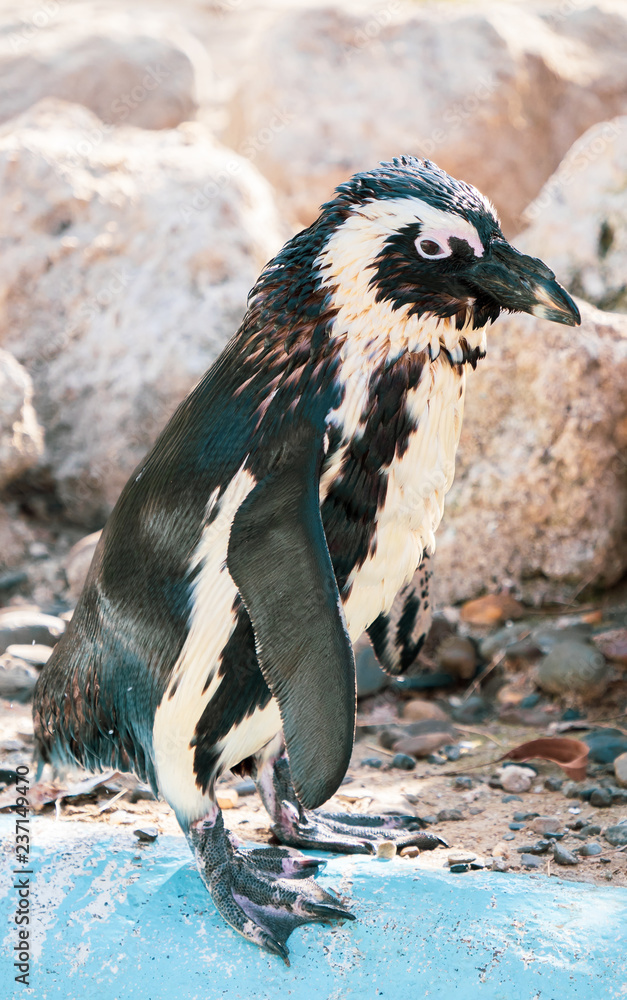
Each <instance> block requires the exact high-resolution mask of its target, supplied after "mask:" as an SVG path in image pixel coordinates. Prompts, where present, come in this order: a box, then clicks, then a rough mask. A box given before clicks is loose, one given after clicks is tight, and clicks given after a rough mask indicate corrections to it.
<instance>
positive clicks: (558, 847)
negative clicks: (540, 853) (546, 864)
mask: <svg viewBox="0 0 627 1000" xmlns="http://www.w3.org/2000/svg"><path fill="white" fill-rule="evenodd" d="M553 858H554V859H555V862H556V863H557V864H558V865H576V864H577V858H576V857H575V855H574V854H571V852H570V851H569V850H568V849H567V848H566V847H564V846H563V845H562V844H555V846H554V848H553Z"/></svg>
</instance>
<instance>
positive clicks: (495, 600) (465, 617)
mask: <svg viewBox="0 0 627 1000" xmlns="http://www.w3.org/2000/svg"><path fill="white" fill-rule="evenodd" d="M524 613H525V609H524V607H523V606H522V604H520V603H519V602H518V601H516V600H515V599H514V598H513V597H512V596H511V595H510V594H486V595H485V597H478V598H477V599H476V600H475V601H467V602H466V604H464V605H463V606H462V609H461V618H462V621H465V622H468V623H469V624H470V625H498V623H499V622H503V621H507V620H508V619H509V618H522V617H523V615H524Z"/></svg>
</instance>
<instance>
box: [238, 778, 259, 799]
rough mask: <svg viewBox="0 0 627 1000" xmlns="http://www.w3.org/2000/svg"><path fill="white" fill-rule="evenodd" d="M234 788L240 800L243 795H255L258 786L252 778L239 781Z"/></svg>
mask: <svg viewBox="0 0 627 1000" xmlns="http://www.w3.org/2000/svg"><path fill="white" fill-rule="evenodd" d="M233 788H234V789H235V791H236V792H237V794H238V795H239V796H240V798H241V797H242V795H254V794H255V792H256V791H257V786H256V784H255V782H254V781H253V779H252V778H243V779H242V780H241V781H237V782H236V783H235V785H233Z"/></svg>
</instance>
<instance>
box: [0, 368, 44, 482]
mask: <svg viewBox="0 0 627 1000" xmlns="http://www.w3.org/2000/svg"><path fill="white" fill-rule="evenodd" d="M43 450H44V437H43V431H42V429H41V427H40V426H39V423H38V422H37V415H36V413H35V410H34V408H33V385H32V381H31V378H30V375H29V374H28V373H27V372H26V370H25V369H24V368H23V367H22V365H20V364H18V362H17V361H16V360H15V358H14V357H13V356H12V355H11V354H9V352H8V351H2V350H0V489H3V488H4V487H5V486H6V485H7V484H8V483H10V482H11V480H13V479H17V478H18V477H19V476H21V475H23V473H25V472H27V471H28V470H29V469H31V468H32V467H33V466H35V465H37V463H38V461H39V459H40V458H41V455H42V453H43Z"/></svg>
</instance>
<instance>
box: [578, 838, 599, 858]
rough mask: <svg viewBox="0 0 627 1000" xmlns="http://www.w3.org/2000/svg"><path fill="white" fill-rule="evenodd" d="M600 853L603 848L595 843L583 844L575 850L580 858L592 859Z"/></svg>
mask: <svg viewBox="0 0 627 1000" xmlns="http://www.w3.org/2000/svg"><path fill="white" fill-rule="evenodd" d="M602 852H603V848H602V847H601V845H600V844H599V843H597V841H593V842H592V843H591V844H583V845H582V846H581V847H578V848H577V854H578V855H579V856H580V857H581V858H594V857H596V856H597V855H598V854H602Z"/></svg>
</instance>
